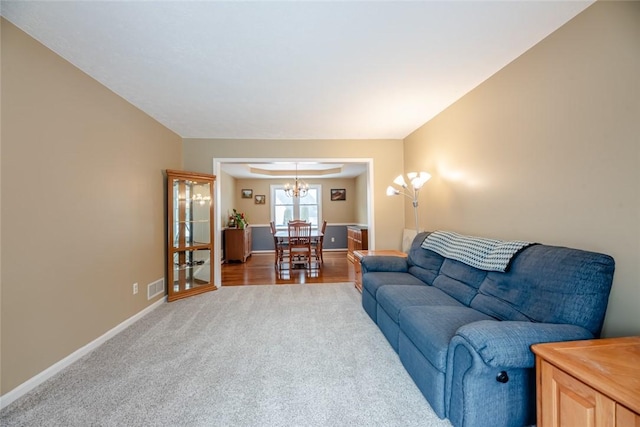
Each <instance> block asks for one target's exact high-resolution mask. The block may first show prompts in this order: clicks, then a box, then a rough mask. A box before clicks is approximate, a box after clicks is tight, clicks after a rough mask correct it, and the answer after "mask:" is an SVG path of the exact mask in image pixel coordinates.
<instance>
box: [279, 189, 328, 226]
mask: <svg viewBox="0 0 640 427" xmlns="http://www.w3.org/2000/svg"><path fill="white" fill-rule="evenodd" d="M321 195H322V186H321V185H318V184H316V185H309V192H308V193H307V195H306V196H304V197H289V196H287V195H286V194H285V192H284V186H283V185H272V186H271V200H273V203H272V204H271V219H272V220H273V222H275V224H276V227H277V228H286V227H287V224H288V222H289V221H291V220H292V219H303V220H305V221H309V222H310V223H311V227H313V228H317V227H318V224H320V223H321V222H322V219H321V218H322V214H321V213H322V203H321V202H322V197H321Z"/></svg>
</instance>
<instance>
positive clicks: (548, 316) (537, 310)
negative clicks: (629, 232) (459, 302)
mask: <svg viewBox="0 0 640 427" xmlns="http://www.w3.org/2000/svg"><path fill="white" fill-rule="evenodd" d="M613 271H614V261H613V258H611V257H610V256H608V255H604V254H598V253H593V252H587V251H583V250H579V249H570V248H563V247H556V246H547V245H535V246H530V247H528V248H526V249H524V250H523V251H522V252H521V253H520V254H519V255H518V256H516V258H514V259H513V261H512V263H511V268H510V269H509V271H508V272H506V273H498V272H490V273H488V274H487V277H486V279H485V280H484V282H483V283H482V285H481V286H480V289H479V293H478V295H477V296H476V297H475V298H474V299H473V300H472V301H471V307H473V308H475V309H477V310H479V311H482V312H483V313H485V314H488V315H490V316H493V317H496V318H498V319H500V320H530V321H535V322H542V323H566V324H572V325H578V326H582V327H583V328H585V329H587V330H589V331H590V332H591V333H592V334H593V335H595V336H598V335H599V333H600V328H601V327H602V322H603V320H604V314H605V310H606V308H607V301H608V296H609V291H610V289H611V282H612V280H613Z"/></svg>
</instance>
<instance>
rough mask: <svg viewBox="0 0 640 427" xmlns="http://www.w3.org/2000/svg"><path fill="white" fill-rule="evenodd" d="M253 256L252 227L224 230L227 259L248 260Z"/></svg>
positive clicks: (225, 255)
mask: <svg viewBox="0 0 640 427" xmlns="http://www.w3.org/2000/svg"><path fill="white" fill-rule="evenodd" d="M250 256H251V227H245V228H227V229H225V230H224V257H225V260H226V261H241V262H246V261H247V258H249V257H250Z"/></svg>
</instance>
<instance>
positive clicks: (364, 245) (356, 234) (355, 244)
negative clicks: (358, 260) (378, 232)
mask: <svg viewBox="0 0 640 427" xmlns="http://www.w3.org/2000/svg"><path fill="white" fill-rule="evenodd" d="M368 248H369V230H368V228H367V227H361V226H358V225H350V226H348V227H347V258H348V259H349V261H351V262H354V261H355V257H354V255H353V253H354V252H355V251H360V250H366V249H368Z"/></svg>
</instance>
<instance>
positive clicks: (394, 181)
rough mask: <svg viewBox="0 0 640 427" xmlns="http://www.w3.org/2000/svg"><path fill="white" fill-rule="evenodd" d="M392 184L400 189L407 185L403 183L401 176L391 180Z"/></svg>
mask: <svg viewBox="0 0 640 427" xmlns="http://www.w3.org/2000/svg"><path fill="white" fill-rule="evenodd" d="M393 183H394V184H396V185H399V186H400V187H402V188H407V183H406V182H405V181H404V177H403V176H402V175H398V176H397V177H396V179H394V180H393Z"/></svg>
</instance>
